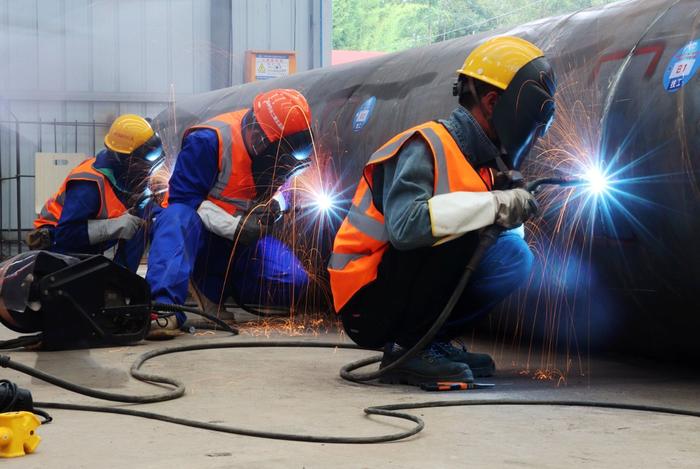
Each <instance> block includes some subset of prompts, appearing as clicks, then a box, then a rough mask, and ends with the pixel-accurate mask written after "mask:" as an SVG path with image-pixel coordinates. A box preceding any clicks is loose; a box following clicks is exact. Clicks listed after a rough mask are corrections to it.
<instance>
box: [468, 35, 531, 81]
mask: <svg viewBox="0 0 700 469" xmlns="http://www.w3.org/2000/svg"><path fill="white" fill-rule="evenodd" d="M539 57H544V52H542V50H541V49H540V48H539V47H537V46H536V45H534V44H532V43H531V42H528V41H526V40H525V39H520V38H519V37H514V36H499V37H495V38H493V39H489V40H488V41H486V42H484V43H483V44H480V45H479V46H477V47H476V49H474V50H473V51H472V52H471V53H470V54H469V56H468V57H467V59H466V60H465V61H464V65H462V68H460V69H459V70H457V73H459V74H460V75H466V76H468V77H472V78H474V79H476V80H480V81H483V82H485V83H489V84H490V85H493V86H495V87H496V88H500V89H502V90H505V89H506V88H508V85H509V84H510V82H511V80H513V77H514V76H515V74H516V73H517V72H518V70H520V69H521V68H522V67H523V66H524V65H526V64H528V63H530V62H532V61H533V60H535V59H537V58H539Z"/></svg>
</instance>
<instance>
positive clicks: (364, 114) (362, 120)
mask: <svg viewBox="0 0 700 469" xmlns="http://www.w3.org/2000/svg"><path fill="white" fill-rule="evenodd" d="M376 103H377V98H375V97H374V96H372V97H371V98H369V99H368V100H367V101H365V102H364V103H362V105H360V107H359V108H357V111H356V112H355V117H353V119H352V130H353V131H355V132H359V131H360V130H362V128H363V127H364V126H365V124H367V121H369V119H370V117H372V111H373V110H374V105H375V104H376Z"/></svg>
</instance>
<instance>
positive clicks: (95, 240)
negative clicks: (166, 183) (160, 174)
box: [27, 114, 163, 271]
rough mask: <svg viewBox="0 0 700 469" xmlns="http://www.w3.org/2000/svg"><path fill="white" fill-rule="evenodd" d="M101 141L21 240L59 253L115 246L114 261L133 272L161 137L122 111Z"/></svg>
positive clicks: (143, 121) (142, 240)
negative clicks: (102, 142) (150, 181)
mask: <svg viewBox="0 0 700 469" xmlns="http://www.w3.org/2000/svg"><path fill="white" fill-rule="evenodd" d="M104 143H105V147H106V148H105V149H104V150H102V151H101V152H100V153H98V154H97V156H95V157H94V158H89V159H87V160H85V161H84V162H82V163H81V164H79V165H78V166H77V167H76V168H74V169H73V170H72V171H71V172H70V174H69V175H68V177H67V178H66V179H65V181H63V184H62V185H61V187H60V188H59V190H58V192H57V193H56V194H55V195H54V196H53V197H51V199H49V200H48V201H47V202H46V203H45V204H44V206H43V208H42V209H41V213H40V214H39V216H38V217H37V219H36V220H35V221H34V228H35V229H34V230H33V231H31V232H30V233H29V235H28V237H27V244H28V246H29V247H30V248H31V249H45V250H49V251H52V252H58V253H63V254H102V253H104V252H105V251H107V250H109V249H111V248H113V247H115V246H116V248H117V249H116V252H115V255H114V261H115V262H116V263H117V264H119V265H122V266H123V267H127V268H128V269H130V270H132V271H136V269H137V267H138V265H139V262H140V260H141V256H142V255H143V251H144V248H145V243H146V239H145V238H146V237H145V236H144V219H143V218H144V216H143V214H144V212H145V211H147V210H146V209H147V207H148V202H149V198H148V196H147V193H148V180H149V175H150V173H151V171H152V169H153V168H154V167H156V166H157V164H158V163H159V162H161V161H162V154H163V149H162V145H161V140H160V138H159V136H158V134H157V133H156V132H155V131H154V130H153V128H152V127H151V125H150V123H149V122H148V121H147V120H146V119H144V118H143V117H140V116H137V115H134V114H124V115H121V116H119V117H118V118H117V119H115V121H114V122H113V123H112V125H111V127H110V129H109V131H108V132H107V135H106V136H105V140H104Z"/></svg>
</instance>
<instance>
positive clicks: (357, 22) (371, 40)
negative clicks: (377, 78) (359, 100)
mask: <svg viewBox="0 0 700 469" xmlns="http://www.w3.org/2000/svg"><path fill="white" fill-rule="evenodd" d="M611 1H612V0H333V48H335V49H351V50H379V51H386V52H393V51H396V50H401V49H405V48H408V47H416V46H421V45H425V44H430V43H431V42H439V41H444V40H447V39H453V38H455V37H460V36H465V35H468V34H473V33H475V32H481V31H489V30H492V29H497V28H506V27H511V26H515V25H518V24H522V23H526V22H528V21H532V20H535V19H538V18H544V17H547V16H553V15H558V14H562V13H567V12H572V11H576V10H579V9H582V8H588V7H590V6H596V5H602V4H606V3H610V2H611Z"/></svg>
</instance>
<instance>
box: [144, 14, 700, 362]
mask: <svg viewBox="0 0 700 469" xmlns="http://www.w3.org/2000/svg"><path fill="white" fill-rule="evenodd" d="M699 11H700V3H699V2H698V1H697V0H678V1H668V0H645V1H627V2H619V3H616V4H612V5H608V6H606V7H602V8H597V9H589V10H584V11H581V12H577V13H574V14H570V15H566V16H561V17H557V18H550V19H543V20H539V21H537V22H534V23H530V24H527V25H523V26H520V27H517V28H514V29H512V30H510V31H499V32H498V34H510V35H517V36H521V37H523V38H525V39H528V40H530V41H532V42H534V43H536V44H537V45H539V46H540V47H541V48H542V49H543V50H544V51H545V53H546V54H547V56H548V57H549V58H550V60H551V62H552V64H553V66H554V68H555V70H556V73H557V75H558V78H559V82H560V92H559V98H558V105H559V106H560V108H561V109H560V110H566V111H567V112H568V114H569V115H573V116H574V119H573V120H575V121H576V122H577V123H578V125H576V126H573V127H572V128H571V129H570V130H571V132H574V133H583V134H585V135H586V136H587V138H588V140H589V141H590V142H589V143H590V144H591V147H590V148H592V150H591V151H596V152H602V153H605V154H601V155H600V156H599V159H601V160H606V161H607V160H611V159H613V156H614V155H616V154H617V155H618V156H617V158H616V159H615V161H614V163H615V166H616V167H620V168H621V167H623V166H625V165H626V164H628V163H632V162H635V164H634V165H633V167H631V168H630V169H628V170H627V171H626V172H625V174H624V175H622V176H620V177H623V176H624V177H626V178H629V177H649V176H658V175H665V176H659V177H655V178H654V179H652V180H651V181H650V182H653V183H644V184H641V183H639V184H634V185H629V187H627V186H626V187H625V188H624V189H625V190H628V191H630V192H632V193H633V194H634V195H635V196H637V197H639V198H643V199H646V202H644V203H641V202H640V201H639V200H625V201H621V202H622V207H624V209H620V208H619V207H617V208H616V207H611V210H610V216H603V214H601V213H600V212H598V213H596V214H593V215H591V216H592V217H595V218H596V219H598V218H600V221H599V222H598V223H596V224H595V227H594V228H592V230H591V232H590V233H589V235H592V236H584V235H582V234H581V233H579V234H578V235H577V237H575V238H573V239H567V240H558V242H560V243H564V244H566V243H569V242H571V243H572V244H571V245H569V246H573V248H571V247H570V249H569V251H566V252H568V253H569V254H570V255H571V257H573V258H580V259H578V262H577V263H575V264H576V268H575V269H574V270H575V272H574V273H572V275H571V278H566V277H567V275H566V272H567V271H568V270H567V269H568V267H566V266H565V267H564V268H563V270H562V267H561V266H558V267H556V269H554V268H553V267H552V269H554V270H556V272H557V275H556V276H557V278H548V272H547V269H549V268H550V267H551V266H550V265H548V264H546V263H545V264H544V267H541V268H540V270H538V271H537V272H536V274H537V275H539V276H540V278H544V280H543V281H542V282H540V281H539V280H538V281H536V282H535V286H534V287H533V286H531V288H530V289H528V294H527V295H525V296H524V297H522V296H521V298H520V300H519V301H517V305H515V306H513V305H514V303H513V302H511V308H510V310H511V314H506V313H504V314H505V316H503V317H505V318H507V319H506V320H505V321H501V323H508V324H510V326H511V327H510V328H512V329H514V330H517V331H519V332H518V333H519V334H520V336H521V337H525V338H527V337H530V336H533V337H535V336H540V337H541V338H542V339H543V340H544V341H545V342H547V341H549V343H551V344H553V346H554V347H555V348H556V347H559V346H560V345H562V344H564V343H567V344H568V345H570V346H572V347H575V348H576V349H578V350H582V349H585V348H587V347H598V348H618V349H619V348H621V349H624V350H632V351H636V352H639V353H643V354H645V355H651V356H657V357H665V358H678V357H681V358H693V357H694V358H700V346H699V345H698V344H699V343H700V342H699V341H698V340H697V338H696V334H697V333H698V332H699V331H700V308H699V307H698V306H697V302H696V295H697V293H698V292H699V291H700V280H699V279H700V247H698V243H697V242H696V238H697V233H699V232H700V217H699V216H698V215H699V214H700V184H699V183H698V169H697V168H698V165H699V164H700V161H699V157H698V152H699V149H700V137H699V136H698V134H699V131H700V106H699V105H700V103H699V102H698V101H699V100H700V93H699V92H698V89H699V86H700V78H697V77H696V78H693V77H692V75H686V76H683V75H682V74H681V75H680V76H681V78H683V79H684V82H683V85H682V86H681V87H680V88H677V89H675V90H670V91H669V90H668V89H667V88H668V85H669V84H670V80H666V79H665V75H667V73H666V71H667V69H669V68H670V67H672V66H674V65H677V64H680V65H683V64H682V63H681V62H682V60H681V59H682V58H679V57H674V56H675V54H676V53H677V52H678V51H679V50H681V49H682V48H684V47H685V46H687V45H689V44H692V42H691V41H694V40H695V39H696V38H697V36H698V28H699V25H698V18H699V15H698V12H699ZM491 35H493V34H491V33H487V34H481V35H475V36H470V37H465V38H460V39H455V40H451V41H446V42H441V43H437V44H433V45H430V46H427V47H422V48H418V49H411V50H407V51H404V52H399V53H394V54H389V55H386V56H381V57H377V58H373V59H369V60H365V61H363V62H359V63H355V64H346V65H341V66H336V67H331V68H325V69H319V70H313V71H310V72H306V73H300V74H297V75H294V76H291V77H288V78H283V79H277V80H273V81H264V82H257V83H251V84H247V85H242V86H237V87H233V88H228V89H222V90H218V91H213V92H210V93H205V94H202V95H199V96H196V97H192V98H188V99H184V100H182V101H180V102H178V103H177V104H176V105H175V106H174V107H173V109H170V110H168V111H165V112H163V113H162V114H161V115H160V116H158V118H157V119H156V125H157V126H158V127H159V129H160V132H161V134H162V135H163V137H164V139H165V141H166V145H167V147H168V149H169V150H170V154H171V155H172V154H175V153H176V151H177V149H178V148H179V141H180V138H181V135H182V132H183V131H184V129H185V128H187V127H188V126H190V125H192V124H195V123H197V122H201V121H203V120H206V119H207V118H209V117H212V116H215V115H217V114H219V113H222V112H226V111H230V110H234V109H239V108H242V107H247V106H250V104H251V102H252V98H253V96H255V95H256V94H257V93H259V92H261V91H264V90H268V89H271V88H278V87H285V88H296V89H298V90H300V91H302V92H303V93H304V94H305V95H306V96H307V98H308V100H309V102H310V104H311V107H312V111H313V116H314V118H313V125H314V131H315V135H316V138H317V142H318V143H319V147H320V154H321V155H322V157H323V158H332V159H333V161H334V163H335V165H336V167H337V170H338V172H337V175H338V178H339V185H340V187H342V188H346V189H347V191H348V192H349V193H350V194H351V193H352V191H353V190H354V187H355V185H356V184H357V181H358V179H359V176H360V173H361V168H362V167H363V165H364V163H365V161H366V160H367V159H368V157H369V155H370V154H371V153H372V151H373V150H374V149H376V148H377V147H378V146H380V145H381V144H382V143H384V142H385V141H386V140H387V139H389V138H390V137H392V136H393V135H395V134H396V133H397V132H399V131H401V130H403V129H406V128H408V127H410V126H413V125H416V124H419V123H421V122H424V121H426V120H430V119H435V118H439V117H444V116H446V115H448V113H449V112H450V111H451V109H452V108H453V107H454V106H455V104H456V103H455V98H454V97H453V96H452V94H451V87H452V82H453V81H454V79H455V70H456V69H457V68H459V66H460V65H461V63H462V61H463V60H464V58H465V57H466V55H467V54H468V53H469V52H470V51H471V50H472V49H473V48H474V47H475V45H476V44H478V43H479V42H480V41H482V40H484V39H485V38H486V37H489V36H491ZM695 44H700V43H695ZM686 52H687V50H686ZM685 58H686V59H687V58H688V57H685ZM686 65H688V61H687V60H686ZM690 68H691V69H693V70H694V65H693V64H692V63H691V64H690ZM676 84H677V82H676ZM671 87H673V86H671ZM374 100H376V104H375V105H374V108H373V109H372V110H371V113H370V114H369V116H368V117H367V118H366V119H365V120H366V122H365V120H363V119H362V112H361V111H362V110H363V109H365V110H366V109H367V108H368V107H370V103H371V102H372V101H374ZM577 101H578V102H579V105H577V104H576V102H577ZM363 104H364V107H363ZM581 113H584V114H586V115H585V118H583V119H582V118H581V116H580V115H578V114H581ZM560 115H563V114H562V113H560ZM559 118H560V117H557V119H559ZM582 123H586V124H585V125H584V124H582ZM363 124H364V125H363ZM555 127H556V126H555ZM560 130H561V129H560ZM556 139H559V140H560V141H557V140H556ZM562 139H564V140H566V135H564V134H563V133H562V132H561V131H560V132H559V134H556V133H554V134H552V135H551V136H550V140H549V141H548V142H547V145H550V147H551V146H554V147H556V146H557V145H560V146H561V145H564V143H565V142H563V141H561V140H562ZM592 140H595V141H592ZM608 153H609V154H608ZM533 156H534V154H533ZM531 160H532V158H531ZM549 163H552V161H549ZM550 166H552V168H553V165H552V164H550ZM525 170H526V172H527V171H530V172H536V173H538V174H543V170H542V165H541V164H540V162H537V161H536V160H534V163H533V162H532V161H531V164H530V165H529V167H528V166H526V167H525ZM552 170H553V169H552ZM624 212H626V213H624ZM630 220H632V221H630ZM594 221H595V220H594ZM545 226H548V227H549V226H553V225H552V224H545ZM550 234H551V235H552V236H553V237H554V239H557V238H556V233H555V232H554V231H553V230H552V231H551V233H550ZM330 235H332V233H330ZM327 248H328V247H327V246H326V249H327ZM569 270H570V269H569ZM562 272H564V275H563V278H562V275H561V273H562ZM549 277H552V275H551V272H549ZM547 282H550V283H554V284H555V285H554V290H556V293H554V294H553V293H552V291H553V290H552V288H551V285H550V287H548V286H547V285H545V284H546V283H547ZM543 291H546V292H548V293H547V294H545V295H544V297H546V298H545V299H546V301H545V302H544V304H543V302H542V298H543V294H542V292H543ZM547 295H549V297H547ZM581 298H585V301H582V300H581ZM548 302H549V303H548ZM512 311H517V312H518V313H517V314H514V313H512ZM552 311H555V312H554V313H552ZM557 311H558V312H557ZM552 314H554V315H557V314H558V315H559V316H558V317H556V318H554V319H553V318H552V317H551V316H552ZM499 327H500V326H499ZM506 329H509V328H506ZM564 339H565V340H564ZM696 363H697V362H696Z"/></svg>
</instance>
